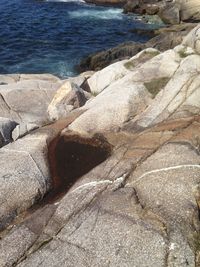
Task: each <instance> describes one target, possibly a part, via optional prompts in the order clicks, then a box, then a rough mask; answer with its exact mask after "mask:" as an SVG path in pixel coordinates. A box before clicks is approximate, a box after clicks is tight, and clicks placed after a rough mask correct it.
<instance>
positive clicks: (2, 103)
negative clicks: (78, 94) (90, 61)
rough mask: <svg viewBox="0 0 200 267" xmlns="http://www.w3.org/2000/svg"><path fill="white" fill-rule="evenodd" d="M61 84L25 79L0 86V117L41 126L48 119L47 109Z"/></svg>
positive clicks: (59, 82) (58, 82)
mask: <svg viewBox="0 0 200 267" xmlns="http://www.w3.org/2000/svg"><path fill="white" fill-rule="evenodd" d="M25 77H26V76H25ZM31 77H32V76H31ZM61 83H62V81H57V79H56V81H55V80H53V82H52V81H51V80H50V81H48V79H47V81H45V80H32V79H30V80H29V79H28V77H26V79H25V80H24V79H23V80H22V81H19V82H16V83H10V84H8V85H1V86H0V116H2V117H5V118H9V119H11V120H15V121H16V122H24V123H25V122H26V123H37V124H43V122H45V121H47V119H48V117H47V107H48V105H49V103H50V102H51V100H52V98H53V96H54V94H55V92H56V90H57V89H58V87H60V85H61Z"/></svg>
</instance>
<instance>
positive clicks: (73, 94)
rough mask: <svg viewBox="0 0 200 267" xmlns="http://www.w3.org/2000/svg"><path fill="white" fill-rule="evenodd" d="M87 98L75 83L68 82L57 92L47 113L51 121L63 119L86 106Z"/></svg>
mask: <svg viewBox="0 0 200 267" xmlns="http://www.w3.org/2000/svg"><path fill="white" fill-rule="evenodd" d="M85 102H86V97H85V95H84V92H83V90H82V89H81V88H80V87H79V86H77V85H76V84H75V83H73V82H70V81H66V82H65V83H64V84H63V85H62V86H61V87H60V88H59V89H58V91H57V92H56V94H55V95H54V98H53V100H52V101H51V103H50V104H49V106H48V109H47V112H48V115H49V118H50V120H52V121H53V120H58V119H59V118H63V117H65V116H66V115H67V113H69V112H70V111H72V110H73V109H75V108H78V107H81V106H83V105H84V104H85Z"/></svg>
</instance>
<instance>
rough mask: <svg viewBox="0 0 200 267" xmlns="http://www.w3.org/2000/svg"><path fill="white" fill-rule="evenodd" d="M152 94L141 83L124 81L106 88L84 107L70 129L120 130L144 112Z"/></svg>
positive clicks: (84, 133)
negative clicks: (121, 84)
mask: <svg viewBox="0 0 200 267" xmlns="http://www.w3.org/2000/svg"><path fill="white" fill-rule="evenodd" d="M149 101H150V95H149V93H148V91H147V90H146V88H145V86H144V85H142V84H141V83H136V84H132V83H130V82H127V83H123V87H121V86H117V85H116V86H115V85H113V86H112V88H109V87H108V88H107V89H105V90H104V91H103V92H102V93H100V94H99V95H97V96H96V97H95V98H94V99H92V100H90V101H88V103H87V104H86V105H85V106H84V107H83V108H84V110H86V112H84V113H83V114H82V115H81V116H80V117H79V118H77V120H75V121H74V122H73V123H72V124H71V125H70V126H69V129H70V130H71V131H74V132H78V133H80V134H83V135H87V134H94V133H95V132H104V131H113V130H118V129H119V128H120V127H122V126H123V124H124V123H125V122H126V121H127V120H129V119H130V118H131V117H133V116H135V115H136V114H138V113H140V112H142V111H143V110H144V109H145V107H146V106H147V104H148V103H149Z"/></svg>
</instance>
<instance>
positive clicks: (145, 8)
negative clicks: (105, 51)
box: [124, 0, 200, 24]
mask: <svg viewBox="0 0 200 267" xmlns="http://www.w3.org/2000/svg"><path fill="white" fill-rule="evenodd" d="M199 8H200V3H199V1H198V0H174V1H171V0H170V1H166V0H161V1H157V0H150V1H149V0H137V1H135V0H128V1H127V3H126V5H125V6H124V12H125V13H129V12H133V13H138V14H148V15H155V14H158V15H159V16H160V18H161V19H162V20H163V21H164V22H165V23H168V24H178V23H180V22H182V21H193V22H198V21H199V20H200V11H199Z"/></svg>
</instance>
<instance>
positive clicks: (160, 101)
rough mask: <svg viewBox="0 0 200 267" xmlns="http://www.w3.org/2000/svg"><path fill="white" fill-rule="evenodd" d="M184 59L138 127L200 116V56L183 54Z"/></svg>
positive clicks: (144, 114)
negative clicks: (171, 119)
mask: <svg viewBox="0 0 200 267" xmlns="http://www.w3.org/2000/svg"><path fill="white" fill-rule="evenodd" d="M179 53H180V52H179ZM181 55H182V54H181ZM183 57H185V58H184V59H183V60H182V62H181V64H180V66H179V68H178V69H177V71H176V72H175V73H174V75H173V77H172V78H171V80H170V81H169V82H168V84H167V85H166V86H165V88H164V89H163V90H161V91H160V92H159V93H158V95H157V96H156V98H155V100H154V102H153V103H152V104H151V105H150V106H149V107H148V108H147V109H146V110H145V112H143V114H141V116H139V118H138V119H137V122H136V124H137V125H138V126H141V127H148V126H149V125H152V124H157V123H158V122H161V121H164V120H166V119H169V118H170V117H173V118H179V117H181V118H183V117H188V116H194V115H198V114H200V102H199V100H198V99H199V96H200V79H199V70H200V56H198V55H189V56H187V54H184V52H183Z"/></svg>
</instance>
